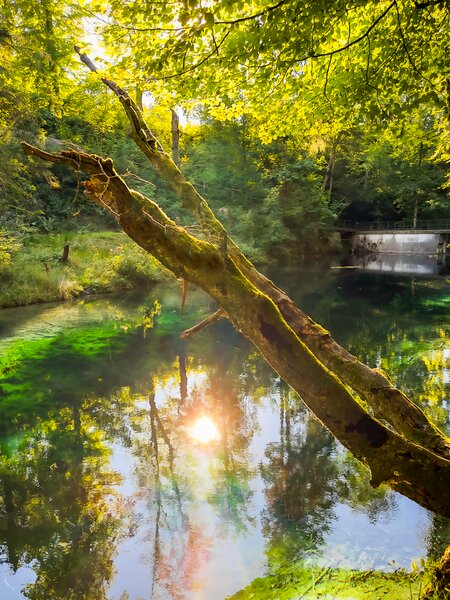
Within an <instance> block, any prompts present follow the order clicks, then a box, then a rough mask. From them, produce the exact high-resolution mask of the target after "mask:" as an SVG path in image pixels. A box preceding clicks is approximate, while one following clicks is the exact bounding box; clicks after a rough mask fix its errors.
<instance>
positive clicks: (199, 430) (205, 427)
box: [188, 416, 220, 444]
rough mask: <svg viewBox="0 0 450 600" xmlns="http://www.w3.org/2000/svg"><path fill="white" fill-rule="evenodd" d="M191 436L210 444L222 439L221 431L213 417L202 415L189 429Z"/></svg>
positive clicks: (197, 440) (202, 442)
mask: <svg viewBox="0 0 450 600" xmlns="http://www.w3.org/2000/svg"><path fill="white" fill-rule="evenodd" d="M188 433H189V437H190V438H191V439H193V440H195V441H196V442H200V443H201V444H209V443H210V442H216V441H217V440H220V431H219V429H218V427H217V425H216V424H215V423H214V421H213V420H212V419H211V417H207V416H202V417H199V418H198V419H196V420H195V421H194V422H193V424H192V425H191V427H189V430H188Z"/></svg>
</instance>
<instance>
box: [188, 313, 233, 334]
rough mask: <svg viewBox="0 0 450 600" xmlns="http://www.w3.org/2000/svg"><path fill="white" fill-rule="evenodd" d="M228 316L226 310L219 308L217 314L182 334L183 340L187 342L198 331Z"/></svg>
mask: <svg viewBox="0 0 450 600" xmlns="http://www.w3.org/2000/svg"><path fill="white" fill-rule="evenodd" d="M226 316H227V314H226V312H225V311H224V310H222V309H221V308H219V310H216V312H215V313H213V314H212V315H210V316H209V317H206V319H203V321H200V323H197V325H194V326H193V327H191V328H190V329H185V330H184V331H183V332H182V333H181V334H180V338H181V339H182V340H185V339H187V338H188V337H191V335H194V333H197V332H198V331H201V330H202V329H204V328H205V327H208V325H212V324H213V323H215V322H216V321H218V320H219V319H223V318H224V317H226Z"/></svg>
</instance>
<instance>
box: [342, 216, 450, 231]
mask: <svg viewBox="0 0 450 600" xmlns="http://www.w3.org/2000/svg"><path fill="white" fill-rule="evenodd" d="M337 228H338V229H344V230H347V231H390V230H393V231H402V230H404V231H406V230H409V231H414V230H419V231H441V230H449V231H450V219H428V220H424V219H419V220H417V221H416V222H415V223H414V221H412V220H410V221H370V222H364V221H349V220H342V221H338V223H337Z"/></svg>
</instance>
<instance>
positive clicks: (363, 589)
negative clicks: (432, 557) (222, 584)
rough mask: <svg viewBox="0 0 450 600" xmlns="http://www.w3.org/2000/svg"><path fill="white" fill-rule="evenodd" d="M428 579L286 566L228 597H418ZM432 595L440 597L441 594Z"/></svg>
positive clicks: (408, 599)
mask: <svg viewBox="0 0 450 600" xmlns="http://www.w3.org/2000/svg"><path fill="white" fill-rule="evenodd" d="M428 581H429V574H427V573H424V572H423V571H415V572H413V573H406V572H404V571H397V572H395V573H381V572H378V571H365V572H364V571H361V572H358V571H349V570H345V569H326V568H325V569H320V568H317V567H311V568H305V567H297V566H288V567H286V569H285V570H282V571H281V572H279V573H277V574H275V575H269V576H267V577H262V578H258V579H255V580H254V581H253V582H252V583H251V584H250V585H249V586H247V587H246V588H245V589H243V590H241V591H240V592H238V593H236V594H234V595H233V596H230V598H229V600H244V599H248V598H252V599H253V600H269V599H270V600H297V599H299V598H302V599H304V600H316V599H317V598H323V599H324V600H325V599H329V600H331V599H336V600H337V599H338V598H339V599H342V600H363V599H367V600H380V599H381V598H386V600H418V599H419V598H420V597H421V595H422V592H423V591H424V590H425V588H426V587H427V584H428ZM434 598H436V600H444V596H441V595H435V596H433V599H434ZM445 598H447V596H445Z"/></svg>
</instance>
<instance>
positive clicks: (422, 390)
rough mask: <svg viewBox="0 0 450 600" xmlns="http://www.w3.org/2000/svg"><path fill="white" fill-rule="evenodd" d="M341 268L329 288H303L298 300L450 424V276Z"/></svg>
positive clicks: (351, 347)
mask: <svg viewBox="0 0 450 600" xmlns="http://www.w3.org/2000/svg"><path fill="white" fill-rule="evenodd" d="M337 272H338V273H339V276H338V277H336V279H335V280H334V281H332V280H329V282H328V287H327V288H326V289H324V286H322V287H321V286H320V285H319V286H318V289H317V290H316V291H315V292H310V293H309V294H303V293H302V292H299V293H298V294H297V299H298V301H299V305H300V306H302V307H304V308H305V310H306V312H307V313H309V314H311V315H312V316H313V317H314V318H315V319H316V320H317V321H318V322H320V323H323V324H324V326H326V327H328V328H329V329H330V330H331V333H332V335H333V337H334V338H336V339H337V340H338V341H339V342H340V343H341V344H342V345H343V346H344V347H346V348H347V349H348V350H349V351H350V352H351V353H352V354H354V355H355V356H357V357H358V358H359V359H360V360H362V361H363V362H364V363H366V364H368V365H370V366H372V367H381V368H382V369H383V370H384V371H386V372H387V373H388V374H389V376H390V377H392V379H393V381H394V383H395V384H396V385H397V386H398V387H400V388H401V389H402V390H404V391H405V393H406V394H407V395H408V396H410V397H412V398H413V399H414V400H415V401H416V402H417V403H418V404H419V405H420V406H421V407H422V409H423V410H425V412H427V414H428V415H429V416H430V418H431V419H432V420H433V421H435V422H436V423H437V424H438V425H439V426H440V427H442V428H445V427H447V428H449V427H450V418H449V413H448V409H447V407H446V399H447V398H448V396H449V393H450V371H449V369H450V363H449V360H450V344H449V342H448V339H449V337H450V320H449V314H450V313H449V310H448V309H449V305H450V294H449V291H448V284H447V282H446V280H444V279H442V280H439V279H434V280H427V279H416V280H414V279H413V278H408V277H396V278H393V277H392V276H387V275H379V276H374V275H373V274H365V273H361V272H359V271H357V270H352V271H347V270H337ZM349 306H351V307H352V308H351V311H349V310H348V307H349Z"/></svg>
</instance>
